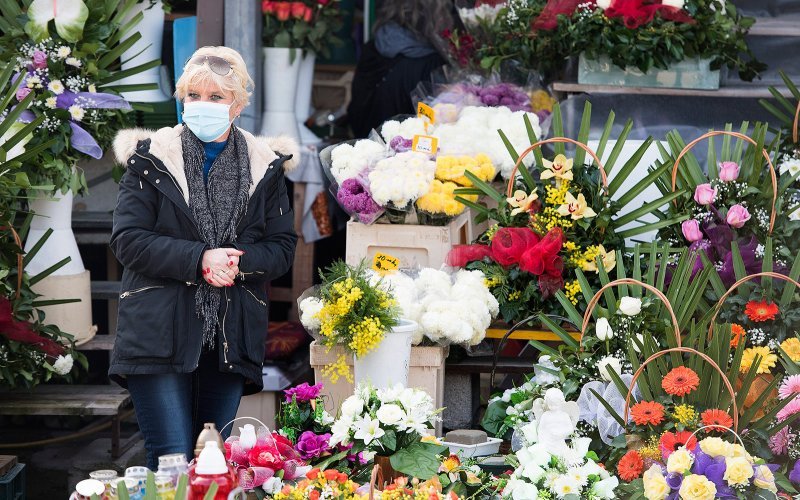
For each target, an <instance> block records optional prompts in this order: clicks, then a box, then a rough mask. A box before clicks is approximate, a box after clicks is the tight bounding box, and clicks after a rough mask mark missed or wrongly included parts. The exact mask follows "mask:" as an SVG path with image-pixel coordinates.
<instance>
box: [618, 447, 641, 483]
mask: <svg viewBox="0 0 800 500" xmlns="http://www.w3.org/2000/svg"><path fill="white" fill-rule="evenodd" d="M643 470H644V460H642V457H641V456H640V455H639V452H638V451H636V450H630V451H628V453H626V454H625V456H623V457H622V458H621V459H620V461H619V463H618V464H617V475H618V476H619V477H620V479H622V480H623V481H627V482H631V481H633V480H634V479H637V478H638V477H639V476H641V475H642V471H643Z"/></svg>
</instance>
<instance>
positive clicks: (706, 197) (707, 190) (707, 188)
mask: <svg viewBox="0 0 800 500" xmlns="http://www.w3.org/2000/svg"><path fill="white" fill-rule="evenodd" d="M716 197H717V190H716V189H715V188H712V187H711V184H700V185H699V186H697V188H696V189H695V190H694V201H696V202H697V203H698V204H700V205H711V204H712V203H714V199H715V198H716Z"/></svg>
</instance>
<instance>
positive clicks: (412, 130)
mask: <svg viewBox="0 0 800 500" xmlns="http://www.w3.org/2000/svg"><path fill="white" fill-rule="evenodd" d="M415 135H425V122H424V121H423V120H422V119H421V118H417V117H412V118H406V119H405V120H403V121H402V122H399V121H397V120H389V121H386V122H384V123H383V125H382V126H381V137H383V140H384V141H386V143H387V144H388V143H389V142H391V141H392V139H394V138H395V137H397V136H401V137H403V138H404V139H413V138H414V136H415Z"/></svg>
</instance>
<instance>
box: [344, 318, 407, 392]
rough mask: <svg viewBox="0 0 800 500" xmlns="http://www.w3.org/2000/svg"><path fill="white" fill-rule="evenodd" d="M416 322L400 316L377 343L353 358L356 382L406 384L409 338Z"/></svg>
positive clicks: (391, 385) (379, 386) (374, 384)
mask: <svg viewBox="0 0 800 500" xmlns="http://www.w3.org/2000/svg"><path fill="white" fill-rule="evenodd" d="M417 328H419V325H417V323H415V322H414V321H410V320H406V319H401V320H400V323H399V324H398V325H397V326H396V327H394V328H393V329H392V330H391V331H389V332H387V333H386V335H385V336H384V338H383V340H382V341H381V343H380V344H378V347H376V348H375V349H373V350H372V351H370V352H369V353H368V354H366V355H364V356H361V357H360V358H355V359H354V360H353V371H354V372H355V383H356V385H358V384H359V383H361V382H369V383H370V384H372V386H373V387H375V388H376V389H383V388H388V387H393V386H394V385H396V384H402V385H403V387H406V386H407V385H408V366H409V364H410V362H411V338H412V337H413V335H414V332H415V331H416V330H417Z"/></svg>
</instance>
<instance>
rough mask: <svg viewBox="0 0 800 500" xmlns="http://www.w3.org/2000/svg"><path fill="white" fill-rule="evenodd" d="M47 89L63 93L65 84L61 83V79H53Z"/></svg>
mask: <svg viewBox="0 0 800 500" xmlns="http://www.w3.org/2000/svg"><path fill="white" fill-rule="evenodd" d="M47 90H49V91H50V92H52V93H54V94H55V95H61V94H63V93H64V84H63V83H61V80H52V81H51V82H50V83H48V84H47Z"/></svg>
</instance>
